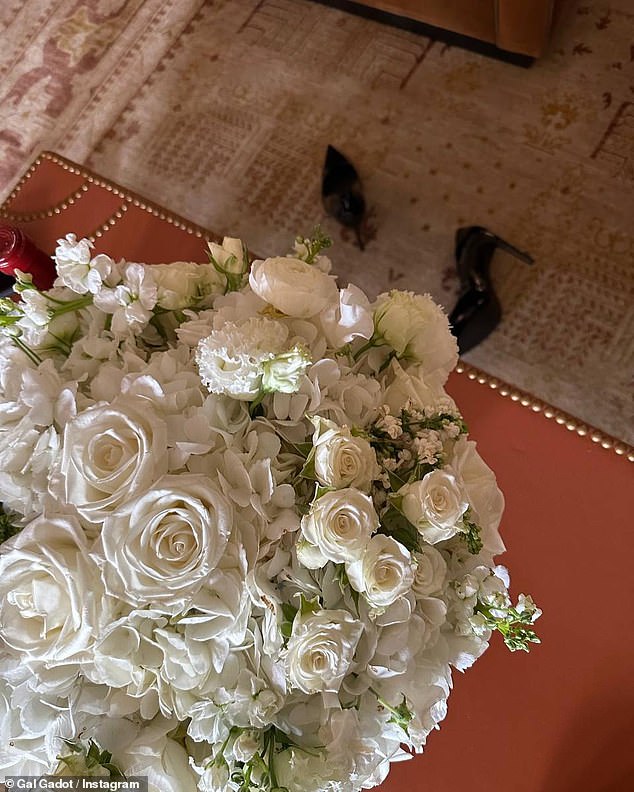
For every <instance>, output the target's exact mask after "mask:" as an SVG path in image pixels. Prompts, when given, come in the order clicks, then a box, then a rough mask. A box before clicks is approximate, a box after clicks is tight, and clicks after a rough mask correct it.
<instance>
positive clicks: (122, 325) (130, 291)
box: [94, 262, 158, 336]
mask: <svg viewBox="0 0 634 792" xmlns="http://www.w3.org/2000/svg"><path fill="white" fill-rule="evenodd" d="M151 270H152V267H151V266H146V265H144V264H137V263H135V262H127V263H125V264H124V265H123V267H122V270H121V277H122V280H121V283H119V284H118V285H116V286H114V287H113V288H106V287H103V288H101V289H100V290H99V291H98V292H97V293H96V294H95V296H94V302H95V305H96V306H97V307H98V308H100V309H101V310H102V311H104V313H108V314H112V325H111V329H112V332H113V333H114V334H115V335H119V336H121V335H127V334H128V333H130V332H133V333H139V332H141V331H142V330H143V329H144V328H145V327H146V326H147V324H148V322H149V321H150V319H151V318H152V316H153V313H152V312H153V310H154V308H155V307H156V301H157V297H158V289H157V286H156V282H155V280H154V276H153V275H152V272H151Z"/></svg>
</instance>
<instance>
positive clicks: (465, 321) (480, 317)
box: [449, 226, 534, 355]
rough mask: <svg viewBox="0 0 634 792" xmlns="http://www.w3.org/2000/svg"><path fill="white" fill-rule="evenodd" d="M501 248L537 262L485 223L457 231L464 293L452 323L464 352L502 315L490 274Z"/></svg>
mask: <svg viewBox="0 0 634 792" xmlns="http://www.w3.org/2000/svg"><path fill="white" fill-rule="evenodd" d="M497 248H500V249H502V250H505V251H506V252H507V253H510V254H511V255H512V256H515V258H517V259H519V260H520V261H523V262H525V263H526V264H533V263H534V259H533V257H532V256H531V255H529V254H528V253H525V252H524V251H523V250H520V249H519V248H516V247H515V246H514V245H511V244H510V243H509V242H506V240H504V239H501V238H500V237H498V236H496V235H495V234H493V233H492V232H491V231H489V230H488V229H487V228H484V227H483V226H466V227H464V228H459V229H458V230H457V231H456V248H455V255H456V270H457V272H458V277H459V278H460V285H461V292H460V295H459V297H458V301H457V303H456V305H455V307H454V309H453V310H452V312H451V314H450V316H449V322H450V324H451V330H452V333H453V334H454V335H455V336H456V338H457V340H458V348H459V350H460V354H461V355H462V354H464V353H465V352H468V351H469V350H470V349H473V347H474V346H476V345H477V344H479V343H480V342H481V341H483V340H484V339H485V338H486V337H487V336H488V335H489V334H490V333H491V332H492V331H493V330H495V328H496V327H497V325H498V324H499V322H500V319H501V318H502V306H501V305H500V301H499V299H498V297H497V295H496V294H495V291H494V289H493V285H492V284H491V278H490V274H489V270H490V265H491V260H492V259H493V255H494V253H495V251H496V249H497Z"/></svg>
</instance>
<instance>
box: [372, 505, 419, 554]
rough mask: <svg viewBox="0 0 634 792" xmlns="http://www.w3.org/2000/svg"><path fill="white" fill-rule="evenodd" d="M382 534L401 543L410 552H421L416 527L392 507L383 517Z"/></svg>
mask: <svg viewBox="0 0 634 792" xmlns="http://www.w3.org/2000/svg"><path fill="white" fill-rule="evenodd" d="M381 529H382V530H381V533H384V534H387V535H388V536H391V537H392V538H394V539H396V541H397V542H400V543H401V544H402V545H403V546H404V547H406V548H407V549H408V550H409V551H410V552H414V551H420V535H419V533H418V530H417V529H416V526H414V525H412V524H411V522H410V521H409V520H408V519H407V517H405V515H404V514H402V513H401V512H400V511H398V509H397V508H395V507H394V506H393V505H391V506H390V507H389V508H388V509H387V511H386V512H385V513H384V514H383V515H382V517H381Z"/></svg>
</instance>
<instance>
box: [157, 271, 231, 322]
mask: <svg viewBox="0 0 634 792" xmlns="http://www.w3.org/2000/svg"><path fill="white" fill-rule="evenodd" d="M152 275H153V276H154V281H155V282H156V287H157V300H156V302H157V305H159V306H160V307H161V308H165V309H166V310H168V311H180V310H183V308H189V307H190V306H196V305H200V303H202V302H203V300H204V299H205V298H206V297H208V296H209V295H212V294H222V291H223V289H224V279H223V278H222V277H221V276H220V275H219V274H218V273H217V272H216V270H215V269H214V267H213V266H212V265H211V264H197V263H196V262H195V261H175V262H173V263H171V264H152Z"/></svg>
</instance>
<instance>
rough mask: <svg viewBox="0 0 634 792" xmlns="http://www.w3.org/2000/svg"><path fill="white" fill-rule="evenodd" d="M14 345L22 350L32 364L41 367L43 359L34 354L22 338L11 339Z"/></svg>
mask: <svg viewBox="0 0 634 792" xmlns="http://www.w3.org/2000/svg"><path fill="white" fill-rule="evenodd" d="M11 340H12V341H13V343H14V344H15V345H16V346H17V347H18V349H21V350H22V351H23V352H24V354H25V355H26V356H27V357H28V358H29V360H30V361H31V362H32V363H35V365H36V366H39V365H40V363H41V362H42V358H41V357H40V356H39V355H38V354H37V353H36V352H34V351H33V350H32V349H31V348H30V347H28V346H27V345H26V344H25V343H24V341H22V339H21V338H17V337H16V336H14V337H12V339H11Z"/></svg>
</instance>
